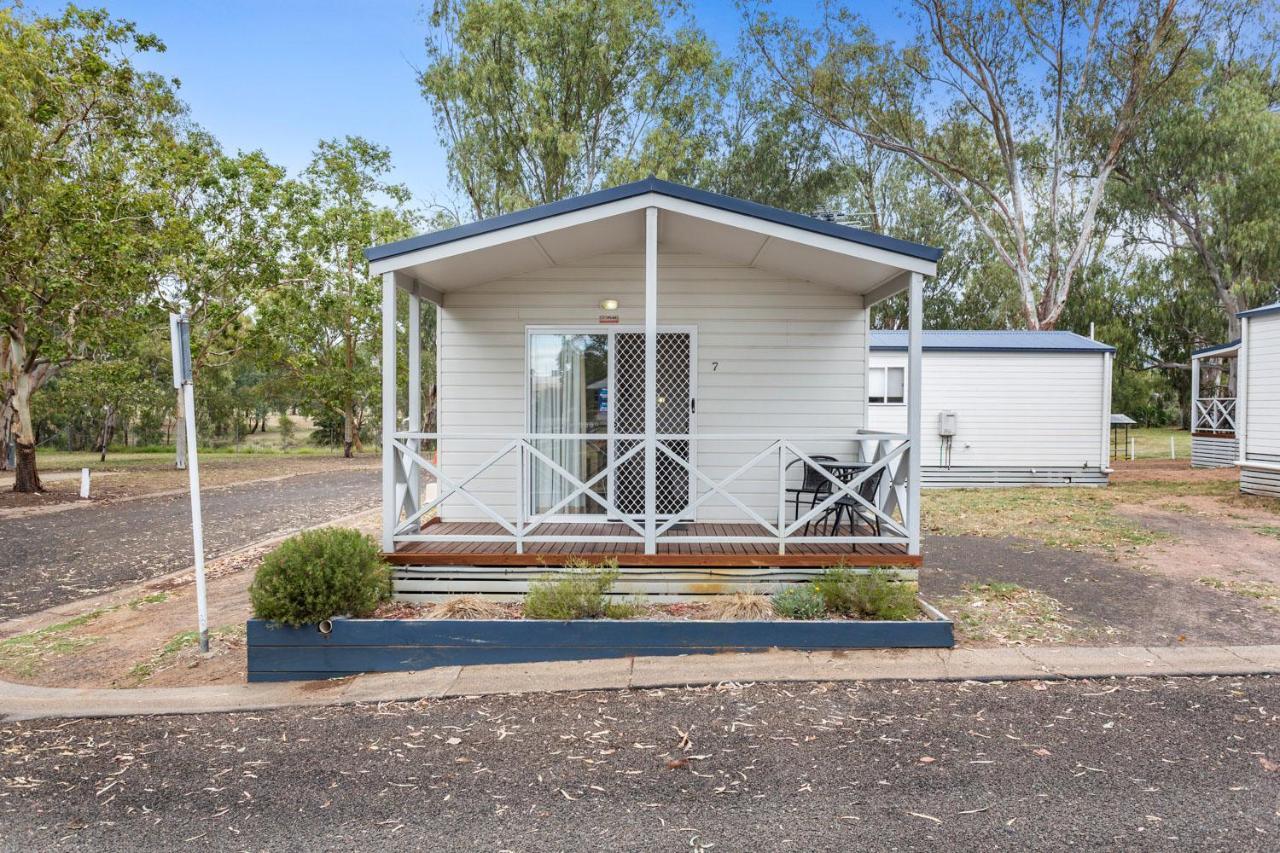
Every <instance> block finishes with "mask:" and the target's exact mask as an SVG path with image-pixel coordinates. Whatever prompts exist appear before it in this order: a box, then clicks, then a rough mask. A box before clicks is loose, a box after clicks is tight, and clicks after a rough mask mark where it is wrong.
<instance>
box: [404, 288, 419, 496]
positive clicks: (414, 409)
mask: <svg viewBox="0 0 1280 853" xmlns="http://www.w3.org/2000/svg"><path fill="white" fill-rule="evenodd" d="M407 345H408V347H409V429H411V430H412V431H414V432H421V431H422V300H421V299H420V298H419V297H418V294H417V293H416V292H411V293H410V294H409V340H408V342H407ZM409 446H410V447H411V448H413V450H414V452H415V453H416V452H418V451H419V450H420V449H421V447H422V442H421V441H419V440H418V439H416V438H415V439H411V440H410V441H409ZM421 493H422V471H420V470H419V469H418V467H417V466H416V465H415V466H414V467H413V475H412V476H411V477H410V478H409V501H410V502H411V503H412V504H413V511H414V512H417V511H418V509H419V508H420V507H421V506H422V501H421Z"/></svg>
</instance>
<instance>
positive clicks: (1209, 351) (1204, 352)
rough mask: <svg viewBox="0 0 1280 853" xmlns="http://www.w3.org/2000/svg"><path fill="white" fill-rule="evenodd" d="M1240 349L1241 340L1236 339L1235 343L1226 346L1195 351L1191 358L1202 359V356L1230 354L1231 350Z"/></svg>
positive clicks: (1215, 345)
mask: <svg viewBox="0 0 1280 853" xmlns="http://www.w3.org/2000/svg"><path fill="white" fill-rule="evenodd" d="M1239 348H1240V339H1239V338H1236V339H1235V340H1234V341H1228V342H1227V343H1225V344H1214V345H1213V346H1211V347H1201V348H1200V349H1194V350H1192V351H1191V357H1192V358H1200V357H1201V356H1206V355H1212V354H1213V353H1216V352H1228V351H1230V350H1234V349H1239Z"/></svg>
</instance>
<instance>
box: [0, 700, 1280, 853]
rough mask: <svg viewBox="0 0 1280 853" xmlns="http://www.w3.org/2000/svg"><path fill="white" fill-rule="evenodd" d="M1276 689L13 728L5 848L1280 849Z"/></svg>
mask: <svg viewBox="0 0 1280 853" xmlns="http://www.w3.org/2000/svg"><path fill="white" fill-rule="evenodd" d="M1277 709H1280V680H1276V679H1247V678H1231V679H1168V680H1159V679H1133V680H1115V681H1104V682H1090V681H1078V682H1062V683H1052V684H1045V683H1040V682H1022V683H1016V684H988V685H979V684H956V683H949V684H937V683H933V684H925V683H920V684H912V683H907V682H883V683H878V684H865V685H864V684H848V685H832V684H804V683H801V684H789V685H763V684H761V685H746V686H738V685H721V686H720V687H718V688H699V689H666V690H644V691H619V692H614V691H602V692H583V693H578V694H558V695H545V694H543V695H538V694H533V695H526V696H496V697H486V698H475V699H454V700H444V701H425V702H422V703H419V704H416V705H403V704H402V705H395V704H390V705H382V706H377V707H345V708H322V709H305V710H291V711H273V712H259V713H245V714H232V715H207V716H198V717H159V718H157V717H150V718H147V717H143V718H124V719H113V720H79V721H59V722H52V721H46V722H29V723H8V724H4V725H3V726H2V727H0V825H4V826H5V832H4V833H3V835H0V847H3V848H4V849H8V850H36V849H40V850H45V849H95V850H125V849H140V848H145V849H175V848H180V847H181V848H186V847H190V846H192V844H197V845H198V846H199V847H201V848H204V849H214V850H217V849H255V850H256V849H264V850H267V849H269V850H286V849H290V850H321V849H329V850H348V849H364V850H369V849H391V848H395V849H431V850H598V849H607V850H644V851H650V850H685V851H687V850H706V849H714V850H716V851H723V850H760V851H765V850H820V849H828V850H839V849H846V850H856V849H874V850H885V849H910V850H939V849H962V850H963V849H968V850H978V849H982V850H986V849H1009V850H1023V849H1038V850H1059V849H1060V850H1066V849H1070V848H1073V847H1074V848H1081V847H1082V848H1085V849H1112V850H1115V849H1124V850H1164V849H1212V850H1227V849H1230V850H1241V851H1250V850H1274V849H1275V839H1276V835H1277V833H1280V818H1277V814H1276V802H1277V796H1278V795H1280V764H1277V762H1280V717H1278V716H1277Z"/></svg>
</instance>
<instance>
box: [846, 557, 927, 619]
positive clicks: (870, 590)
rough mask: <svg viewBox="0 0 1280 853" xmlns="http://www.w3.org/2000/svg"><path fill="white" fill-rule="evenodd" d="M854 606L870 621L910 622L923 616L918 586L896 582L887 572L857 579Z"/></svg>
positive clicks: (855, 576)
mask: <svg viewBox="0 0 1280 853" xmlns="http://www.w3.org/2000/svg"><path fill="white" fill-rule="evenodd" d="M853 604H854V607H855V609H856V611H857V613H858V615H860V616H862V617H864V618H866V619H910V618H912V617H913V616H915V615H916V613H918V612H919V608H917V606H916V590H915V584H911V583H905V582H902V581H895V580H893V579H892V578H891V577H890V576H889V574H888V573H887V572H886V571H885V570H884V569H871V570H870V571H868V572H866V573H865V574H860V575H854V578H853Z"/></svg>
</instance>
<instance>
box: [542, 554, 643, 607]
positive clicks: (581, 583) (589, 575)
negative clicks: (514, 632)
mask: <svg viewBox="0 0 1280 853" xmlns="http://www.w3.org/2000/svg"><path fill="white" fill-rule="evenodd" d="M617 579H618V563H617V561H616V560H608V561H606V562H604V563H601V564H600V565H599V566H593V565H591V564H590V563H584V562H571V563H569V565H567V566H565V570H564V572H563V573H560V574H554V575H543V576H542V577H540V578H538V579H537V580H534V581H532V582H531V583H530V584H529V592H528V594H527V595H526V596H525V599H524V615H525V618H527V619H600V618H607V619H626V618H628V617H630V616H634V615H635V614H636V612H637V611H638V610H639V609H640V605H639V602H636V601H634V600H631V601H612V602H611V601H609V598H608V593H609V589H610V588H611V587H612V586H613V583H614V581H616V580H617Z"/></svg>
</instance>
